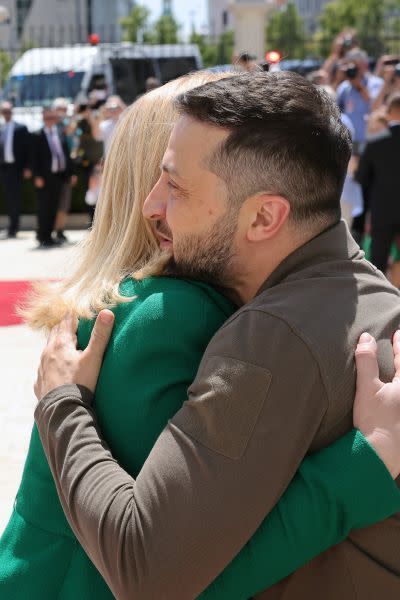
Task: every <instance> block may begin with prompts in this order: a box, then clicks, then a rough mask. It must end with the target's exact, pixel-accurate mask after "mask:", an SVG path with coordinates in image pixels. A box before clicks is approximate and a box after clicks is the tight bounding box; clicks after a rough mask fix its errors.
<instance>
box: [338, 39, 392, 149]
mask: <svg viewBox="0 0 400 600" xmlns="http://www.w3.org/2000/svg"><path fill="white" fill-rule="evenodd" d="M341 70H342V72H343V74H344V77H345V80H344V81H343V82H342V83H341V84H340V85H339V87H338V89H337V102H338V105H339V107H340V109H341V111H342V112H343V113H344V114H345V115H346V116H347V117H348V118H349V119H350V121H351V122H352V124H353V127H354V140H353V143H354V146H355V154H360V153H361V152H362V150H363V146H364V144H365V141H366V132H367V118H368V115H369V113H370V112H371V108H372V103H373V102H374V100H375V99H376V98H377V96H378V94H379V93H380V91H381V89H382V87H383V84H384V82H383V79H381V78H380V77H377V76H376V75H373V74H372V73H371V72H370V71H369V61H368V55H367V53H366V52H364V50H361V49H360V48H354V49H353V50H350V51H349V52H347V53H346V55H345V58H344V60H343V62H342V65H341Z"/></svg>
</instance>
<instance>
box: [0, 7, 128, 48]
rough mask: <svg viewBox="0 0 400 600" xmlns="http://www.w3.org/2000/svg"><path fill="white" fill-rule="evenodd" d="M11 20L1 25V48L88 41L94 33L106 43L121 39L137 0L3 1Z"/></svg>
mask: <svg viewBox="0 0 400 600" xmlns="http://www.w3.org/2000/svg"><path fill="white" fill-rule="evenodd" d="M1 4H2V5H4V6H5V7H6V8H7V9H8V10H9V13H10V22H9V23H7V24H3V25H0V48H3V49H15V50H17V49H19V48H21V46H24V45H25V46H29V45H38V46H62V45H64V44H77V43H80V44H82V43H87V41H88V35H89V34H90V33H97V34H98V35H99V37H100V40H101V41H102V42H118V41H120V40H121V37H122V31H121V27H120V25H119V20H120V18H121V17H124V16H127V15H128V14H129V13H130V11H131V10H132V8H133V6H134V0H112V1H110V0H51V1H50V2H49V0H1Z"/></svg>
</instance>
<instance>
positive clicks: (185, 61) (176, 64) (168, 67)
mask: <svg viewBox="0 0 400 600" xmlns="http://www.w3.org/2000/svg"><path fill="white" fill-rule="evenodd" d="M157 61H158V64H159V68H160V74H161V82H162V83H167V82H168V81H171V79H176V78H177V77H180V76H181V75H186V74H187V73H190V72H191V71H197V64H196V59H195V57H194V56H187V57H173V56H171V57H168V58H158V59H157Z"/></svg>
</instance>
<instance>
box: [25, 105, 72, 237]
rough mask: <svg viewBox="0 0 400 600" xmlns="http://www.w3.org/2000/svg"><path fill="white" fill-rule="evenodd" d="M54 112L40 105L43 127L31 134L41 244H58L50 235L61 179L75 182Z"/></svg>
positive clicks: (57, 203)
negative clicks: (41, 107)
mask: <svg viewBox="0 0 400 600" xmlns="http://www.w3.org/2000/svg"><path fill="white" fill-rule="evenodd" d="M57 121H58V116H57V114H56V113H55V111H54V110H52V109H50V108H44V109H43V122H44V127H43V128H42V129H41V130H40V131H38V132H37V133H36V134H34V136H33V144H32V165H33V175H34V184H35V187H36V190H37V200H38V232H37V239H38V242H39V245H40V246H41V247H43V248H50V247H53V246H56V245H58V244H57V242H56V241H55V240H54V239H53V237H52V232H53V229H54V222H55V218H56V214H57V209H58V206H59V202H60V194H61V189H62V185H63V183H64V182H65V181H68V180H69V181H71V183H72V184H73V185H74V184H75V183H76V176H75V175H73V174H72V162H71V158H70V155H69V150H68V145H67V142H66V139H65V136H64V135H63V134H62V133H60V131H59V130H58V128H57Z"/></svg>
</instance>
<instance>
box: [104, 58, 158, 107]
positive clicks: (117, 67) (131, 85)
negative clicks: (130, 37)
mask: <svg viewBox="0 0 400 600" xmlns="http://www.w3.org/2000/svg"><path fill="white" fill-rule="evenodd" d="M111 67H112V70H113V76H114V83H115V93H116V94H117V95H118V96H121V98H122V100H123V101H124V102H125V104H130V103H131V102H133V101H134V100H135V99H136V98H137V96H139V95H140V94H144V92H145V91H146V88H145V83H146V79H147V78H148V77H155V70H154V64H153V60H152V59H150V58H112V59H111Z"/></svg>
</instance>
